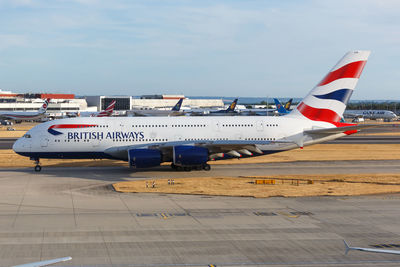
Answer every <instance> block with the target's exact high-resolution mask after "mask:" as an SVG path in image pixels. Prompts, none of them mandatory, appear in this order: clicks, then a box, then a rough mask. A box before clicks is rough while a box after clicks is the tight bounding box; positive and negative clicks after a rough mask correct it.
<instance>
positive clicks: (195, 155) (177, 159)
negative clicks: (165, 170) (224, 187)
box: [173, 146, 208, 166]
mask: <svg viewBox="0 0 400 267" xmlns="http://www.w3.org/2000/svg"><path fill="white" fill-rule="evenodd" d="M207 161H208V149H207V148H204V147H199V146H175V147H174V154H173V163H174V164H175V165H177V166H196V165H197V166H199V165H204V164H206V162H207Z"/></svg>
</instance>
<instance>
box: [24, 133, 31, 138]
mask: <svg viewBox="0 0 400 267" xmlns="http://www.w3.org/2000/svg"><path fill="white" fill-rule="evenodd" d="M23 137H25V138H31V135H30V134H24V136H23Z"/></svg>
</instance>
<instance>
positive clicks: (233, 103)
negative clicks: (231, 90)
mask: <svg viewBox="0 0 400 267" xmlns="http://www.w3.org/2000/svg"><path fill="white" fill-rule="evenodd" d="M237 102H238V99H237V98H236V99H235V100H233V101H232V103H231V104H230V105H229V107H228V108H227V109H226V111H228V112H229V111H234V110H235V108H236V105H237Z"/></svg>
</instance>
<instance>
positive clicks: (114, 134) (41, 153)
mask: <svg viewBox="0 0 400 267" xmlns="http://www.w3.org/2000/svg"><path fill="white" fill-rule="evenodd" d="M332 126H333V125H332V124H330V123H326V122H316V121H311V120H307V119H299V118H289V117H287V116H282V117H267V116H265V117H261V116H248V117H245V116H235V117H231V116H226V117H150V118H149V117H144V118H141V117H119V118H116V117H104V118H97V117H92V118H70V119H60V120H54V121H49V122H45V123H42V124H40V125H37V126H35V127H34V128H32V129H31V130H29V131H28V132H27V134H26V136H27V137H25V138H20V139H18V140H17V141H16V142H15V144H14V146H13V149H14V151H16V152H17V153H19V154H22V155H25V156H30V157H32V158H46V157H50V158H53V157H56V158H58V157H61V158H62V157H66V154H65V153H69V156H68V157H72V158H101V157H103V156H104V155H102V153H103V152H105V151H106V150H108V149H110V148H118V147H124V146H125V147H126V146H143V147H146V146H148V145H153V144H164V143H171V142H183V141H184V142H185V141H186V142H187V143H188V144H189V143H190V142H191V141H193V143H199V141H201V140H208V141H231V140H233V141H241V142H246V141H249V142H251V141H260V140H261V141H265V144H261V145H257V147H258V148H259V149H261V150H262V151H274V150H278V151H282V150H287V149H292V148H296V147H298V145H296V144H295V143H293V142H277V141H279V140H281V141H282V140H283V141H290V140H297V139H302V142H303V141H304V145H310V144H314V143H319V142H323V141H327V140H332V139H335V138H338V137H341V136H344V135H345V134H342V133H341V134H335V135H332V136H329V137H326V136H325V137H323V138H317V139H316V138H315V137H311V136H303V131H304V130H310V129H313V128H329V127H332ZM270 141H272V142H270ZM274 141H276V142H274Z"/></svg>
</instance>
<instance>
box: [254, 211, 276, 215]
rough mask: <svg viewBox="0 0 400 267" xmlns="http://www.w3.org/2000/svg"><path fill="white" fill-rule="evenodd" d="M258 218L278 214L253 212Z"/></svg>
mask: <svg viewBox="0 0 400 267" xmlns="http://www.w3.org/2000/svg"><path fill="white" fill-rule="evenodd" d="M253 213H254V214H255V215H257V216H276V215H277V214H276V213H274V212H261V211H255V212H253Z"/></svg>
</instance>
